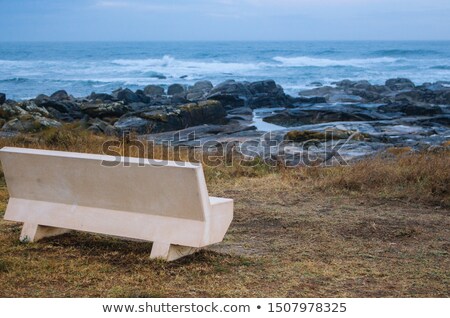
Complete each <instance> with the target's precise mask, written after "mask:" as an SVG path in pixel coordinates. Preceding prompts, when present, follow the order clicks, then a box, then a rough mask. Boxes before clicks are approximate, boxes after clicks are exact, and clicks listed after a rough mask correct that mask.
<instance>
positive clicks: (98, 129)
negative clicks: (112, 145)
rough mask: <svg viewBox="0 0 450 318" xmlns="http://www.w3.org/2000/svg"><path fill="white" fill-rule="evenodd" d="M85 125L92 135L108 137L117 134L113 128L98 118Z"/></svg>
mask: <svg viewBox="0 0 450 318" xmlns="http://www.w3.org/2000/svg"><path fill="white" fill-rule="evenodd" d="M87 124H88V126H89V127H88V128H87V129H88V130H89V131H92V132H94V133H102V134H105V135H108V136H114V135H116V133H117V131H116V129H115V128H114V126H112V125H110V124H109V123H107V122H105V121H103V120H100V119H98V118H95V119H92V120H90V121H88V123H87Z"/></svg>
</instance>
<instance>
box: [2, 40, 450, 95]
mask: <svg viewBox="0 0 450 318" xmlns="http://www.w3.org/2000/svg"><path fill="white" fill-rule="evenodd" d="M393 77H407V78H409V79H411V80H412V81H414V82H415V83H419V84H421V83H423V82H434V81H450V42H449V41H436V42H67V43H61V42H59V43H51V42H29V43H25V42H18V43H16V42H10V43H7V42H3V43H0V92H3V93H6V94H7V97H8V98H11V99H16V100H21V99H29V98H33V97H35V96H36V95H38V94H41V93H44V94H51V93H52V92H54V91H56V90H59V89H65V90H66V91H67V92H69V93H70V94H72V95H73V96H76V97H81V96H86V95H89V94H90V93H91V92H93V91H95V92H97V93H103V92H106V93H109V92H111V91H112V90H114V89H117V88H119V87H128V88H130V89H133V90H135V89H138V88H143V87H144V86H146V85H148V84H162V85H165V86H167V85H170V84H172V83H181V84H186V85H189V84H193V83H195V82H196V81H199V80H210V81H211V82H213V84H218V83H220V82H222V81H225V80H228V79H236V80H239V81H244V80H245V81H257V80H263V79H274V80H275V81H276V82H277V83H279V84H281V85H282V86H283V87H284V89H285V91H286V92H287V93H289V94H291V95H297V94H298V92H299V91H300V90H302V89H305V88H308V87H311V86H312V83H314V82H319V83H321V84H330V83H333V82H335V81H339V80H342V79H347V78H348V79H352V80H362V79H365V80H369V81H370V82H372V83H378V84H381V83H384V81H385V80H386V79H388V78H393Z"/></svg>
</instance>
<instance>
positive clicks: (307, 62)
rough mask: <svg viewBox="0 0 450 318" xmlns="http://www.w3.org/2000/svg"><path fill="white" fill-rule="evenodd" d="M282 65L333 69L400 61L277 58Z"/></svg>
mask: <svg viewBox="0 0 450 318" xmlns="http://www.w3.org/2000/svg"><path fill="white" fill-rule="evenodd" d="M273 60H274V61H277V62H279V63H281V64H282V66H288V67H307V66H315V67H331V66H356V67H363V66H367V65H370V64H379V63H395V62H397V61H398V59H396V58H392V57H379V58H368V59H347V60H332V59H322V58H314V57H309V56H297V57H283V56H276V57H274V58H273Z"/></svg>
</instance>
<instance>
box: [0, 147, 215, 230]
mask: <svg viewBox="0 0 450 318" xmlns="http://www.w3.org/2000/svg"><path fill="white" fill-rule="evenodd" d="M0 158H1V161H2V165H3V170H4V172H5V177H6V180H7V184H8V190H9V193H10V196H11V197H13V198H20V199H28V200H37V201H47V202H54V203H63V204H69V205H77V206H87V207H94V208H102V209H109V210H118V211H129V212H133V213H143V214H151V215H159V216H166V217H174V218H184V219H190V220H198V221H204V220H205V218H208V214H209V213H210V203H209V197H208V191H207V188H206V183H205V178H204V175H203V169H202V167H201V165H200V164H194V163H177V162H173V161H172V162H167V161H165V162H164V163H161V162H159V161H155V160H145V161H144V166H139V162H141V164H142V160H139V159H138V158H127V159H126V160H128V162H129V166H124V165H123V164H120V165H117V166H114V167H106V166H102V165H101V163H102V161H104V160H106V161H109V162H111V161H112V160H113V159H114V157H111V156H106V155H92V154H83V153H72V152H63V151H49V150H37V149H25V148H12V147H5V148H3V149H1V150H0ZM121 160H122V161H121V162H122V163H123V161H124V158H122V159H121ZM30 212H31V211H30ZM111 217H114V216H111Z"/></svg>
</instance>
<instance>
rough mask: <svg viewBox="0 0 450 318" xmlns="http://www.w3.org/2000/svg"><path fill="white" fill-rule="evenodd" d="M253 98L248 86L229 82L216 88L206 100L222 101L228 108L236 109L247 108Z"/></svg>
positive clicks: (232, 81) (233, 81)
mask: <svg viewBox="0 0 450 318" xmlns="http://www.w3.org/2000/svg"><path fill="white" fill-rule="evenodd" d="M251 96H252V93H251V92H250V91H249V89H248V88H247V86H246V85H244V84H243V83H240V82H236V81H235V80H229V81H225V82H223V83H220V84H219V85H217V86H216V87H214V88H213V89H212V90H211V92H210V93H209V94H208V96H207V97H206V98H207V99H211V100H217V101H220V102H221V103H222V105H223V106H224V107H226V108H235V107H243V106H247V101H248V99H249V98H250V97H251Z"/></svg>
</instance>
